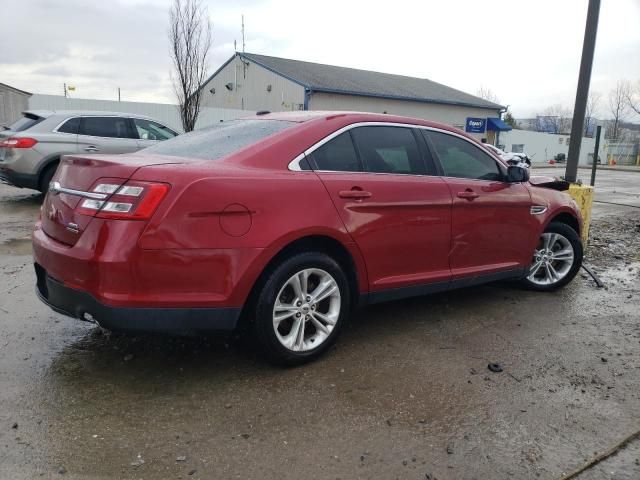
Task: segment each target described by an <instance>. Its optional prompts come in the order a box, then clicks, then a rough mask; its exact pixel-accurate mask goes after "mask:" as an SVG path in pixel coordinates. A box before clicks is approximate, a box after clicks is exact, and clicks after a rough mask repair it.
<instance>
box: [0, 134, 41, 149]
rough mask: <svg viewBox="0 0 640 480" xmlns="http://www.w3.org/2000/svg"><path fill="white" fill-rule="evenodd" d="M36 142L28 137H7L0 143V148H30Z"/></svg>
mask: <svg viewBox="0 0 640 480" xmlns="http://www.w3.org/2000/svg"><path fill="white" fill-rule="evenodd" d="M36 143H38V141H37V140H36V139H35V138H28V137H9V138H5V139H4V140H2V141H0V147H4V148H31V147H33V146H34V145H35V144H36Z"/></svg>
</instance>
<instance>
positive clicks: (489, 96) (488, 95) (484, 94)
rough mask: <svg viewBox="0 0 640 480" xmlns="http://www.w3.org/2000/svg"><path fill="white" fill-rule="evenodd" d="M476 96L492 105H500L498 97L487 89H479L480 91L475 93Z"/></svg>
mask: <svg viewBox="0 0 640 480" xmlns="http://www.w3.org/2000/svg"><path fill="white" fill-rule="evenodd" d="M476 96H478V97H480V98H484V99H485V100H487V101H489V102H493V103H498V104H499V103H500V99H499V98H498V96H497V95H496V94H495V93H493V91H491V89H489V88H484V87H480V89H479V90H478V91H477V92H476Z"/></svg>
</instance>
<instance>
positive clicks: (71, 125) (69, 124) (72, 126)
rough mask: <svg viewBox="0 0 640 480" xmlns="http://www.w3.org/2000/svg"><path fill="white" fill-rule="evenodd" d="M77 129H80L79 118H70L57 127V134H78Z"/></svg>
mask: <svg viewBox="0 0 640 480" xmlns="http://www.w3.org/2000/svg"><path fill="white" fill-rule="evenodd" d="M78 128H80V117H75V118H70V119H69V120H67V121H66V122H64V123H63V124H62V125H60V126H59V127H58V132H60V133H73V134H76V133H78Z"/></svg>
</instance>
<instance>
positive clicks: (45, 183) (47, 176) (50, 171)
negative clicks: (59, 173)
mask: <svg viewBox="0 0 640 480" xmlns="http://www.w3.org/2000/svg"><path fill="white" fill-rule="evenodd" d="M57 169H58V162H55V163H53V164H50V165H47V166H46V167H45V169H44V171H43V172H42V174H41V175H40V183H39V185H38V190H40V191H41V192H42V193H44V194H46V193H47V192H48V191H49V184H50V183H51V179H52V178H53V176H54V175H55V174H56V170H57Z"/></svg>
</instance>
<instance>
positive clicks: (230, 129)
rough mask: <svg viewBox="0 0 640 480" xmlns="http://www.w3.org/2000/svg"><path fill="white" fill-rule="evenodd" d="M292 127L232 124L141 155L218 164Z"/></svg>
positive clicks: (183, 137) (244, 122)
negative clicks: (237, 152)
mask: <svg viewBox="0 0 640 480" xmlns="http://www.w3.org/2000/svg"><path fill="white" fill-rule="evenodd" d="M293 125H296V124H295V123H293V122H287V121H281V120H232V121H230V122H223V123H221V124H220V125H216V126H214V127H208V128H203V129H202V130H196V131H194V132H190V133H186V134H184V135H178V136H177V137H174V138H172V139H171V140H167V141H165V142H160V143H158V144H156V145H153V146H151V147H148V148H145V149H144V150H140V152H141V153H143V154H148V153H150V154H158V155H170V156H176V157H188V158H201V159H203V160H217V159H219V158H222V157H225V156H227V155H229V154H231V153H233V152H235V151H237V150H240V149H241V148H244V147H248V146H249V145H251V144H253V143H256V142H258V141H260V140H262V139H264V138H266V137H268V136H269V135H273V134H274V133H277V132H280V131H282V130H284V129H286V128H289V127H291V126H293Z"/></svg>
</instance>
